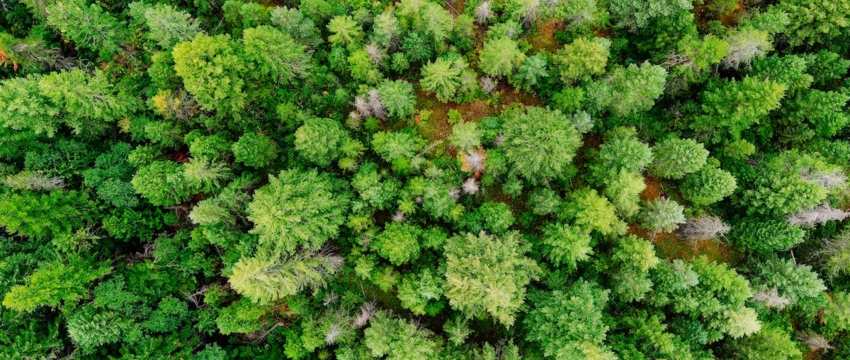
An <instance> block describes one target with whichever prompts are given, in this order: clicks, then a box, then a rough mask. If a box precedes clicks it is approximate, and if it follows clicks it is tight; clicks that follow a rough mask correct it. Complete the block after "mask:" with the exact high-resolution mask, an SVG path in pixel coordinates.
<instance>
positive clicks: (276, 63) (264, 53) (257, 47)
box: [242, 26, 311, 83]
mask: <svg viewBox="0 0 850 360" xmlns="http://www.w3.org/2000/svg"><path fill="white" fill-rule="evenodd" d="M242 43H243V45H244V57H245V60H247V61H249V62H251V64H252V65H253V66H250V69H251V73H252V74H256V75H259V74H262V75H264V76H269V77H271V79H272V80H273V81H274V82H276V83H292V82H294V80H295V79H297V78H302V77H305V76H307V74H308V72H309V70H310V60H311V59H310V55H309V54H308V53H307V50H306V49H307V48H306V46H304V45H301V44H298V43H296V42H295V40H294V39H293V38H292V37H290V36H289V35H287V34H285V33H283V32H281V31H280V30H277V29H275V28H273V27H271V26H259V27H255V28H251V29H246V30H245V32H244V33H243V35H242Z"/></svg>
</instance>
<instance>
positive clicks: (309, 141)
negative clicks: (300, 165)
mask: <svg viewBox="0 0 850 360" xmlns="http://www.w3.org/2000/svg"><path fill="white" fill-rule="evenodd" d="M347 141H350V138H349V136H348V133H347V132H346V131H345V129H343V128H342V126H341V125H340V124H339V123H338V122H337V121H335V120H331V119H324V118H310V119H307V120H305V121H304V125H301V127H299V128H298V130H296V131H295V150H297V151H298V153H299V154H300V155H301V156H303V157H304V158H305V159H307V160H310V161H311V162H313V163H314V164H316V165H319V166H322V167H326V166H328V165H330V164H331V162H332V161H334V160H336V159H337V158H339V157H340V155H341V147H342V145H343V144H344V143H345V142H347Z"/></svg>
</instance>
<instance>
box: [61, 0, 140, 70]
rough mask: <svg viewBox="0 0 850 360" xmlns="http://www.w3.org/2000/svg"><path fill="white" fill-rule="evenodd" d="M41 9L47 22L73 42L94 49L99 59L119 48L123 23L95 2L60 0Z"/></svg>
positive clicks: (121, 41)
mask: <svg viewBox="0 0 850 360" xmlns="http://www.w3.org/2000/svg"><path fill="white" fill-rule="evenodd" d="M45 12H46V13H47V23H48V24H50V25H51V26H53V27H55V28H56V29H57V30H59V32H60V33H62V35H64V36H65V37H66V38H68V39H69V40H71V41H73V42H74V43H75V44H76V45H77V46H79V47H81V48H84V49H89V50H94V51H97V52H98V53H99V54H100V57H101V58H103V59H110V58H111V57H112V56H113V55H115V53H116V52H118V51H119V50H121V49H120V48H121V44H122V43H123V41H124V34H125V33H124V29H123V25H122V24H121V23H120V22H118V19H116V18H115V17H113V16H112V15H111V14H109V13H108V12H105V11H103V8H101V7H100V6H98V5H97V4H91V5H88V4H86V2H85V1H83V0H62V1H57V2H55V3H53V4H51V5H49V6H47V8H46V9H45Z"/></svg>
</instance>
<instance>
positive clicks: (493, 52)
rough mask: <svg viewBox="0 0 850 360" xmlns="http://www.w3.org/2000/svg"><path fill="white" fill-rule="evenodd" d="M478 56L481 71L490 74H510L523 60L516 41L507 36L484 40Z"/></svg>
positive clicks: (523, 56) (523, 55)
mask: <svg viewBox="0 0 850 360" xmlns="http://www.w3.org/2000/svg"><path fill="white" fill-rule="evenodd" d="M478 57H479V67H480V68H481V71H483V72H484V73H485V74H487V75H490V76H510V75H511V74H513V73H514V70H516V68H517V67H519V66H520V65H521V64H522V62H523V61H524V60H525V54H523V53H522V51H520V50H519V46H518V44H517V42H516V41H514V40H511V39H510V38H507V37H502V38H499V39H496V40H488V41H486V42H485V43H484V48H483V49H482V50H481V53H479V55H478Z"/></svg>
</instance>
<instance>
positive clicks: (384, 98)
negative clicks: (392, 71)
mask: <svg viewBox="0 0 850 360" xmlns="http://www.w3.org/2000/svg"><path fill="white" fill-rule="evenodd" d="M378 93H380V95H381V102H382V103H383V104H384V106H386V108H387V113H388V114H389V115H390V116H394V117H398V118H403V117H405V116H408V115H410V114H412V113H413V111H414V110H416V96H415V95H414V94H413V85H410V83H409V82H407V81H404V80H395V81H390V80H384V81H383V82H381V83H380V84H379V85H378Z"/></svg>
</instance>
